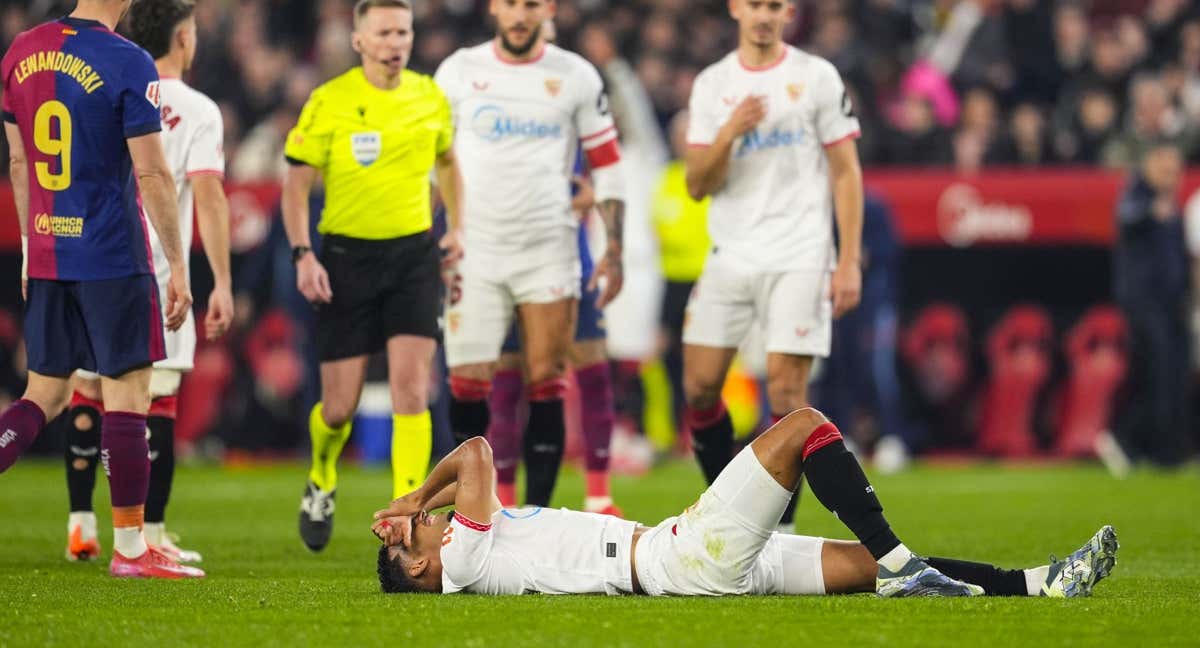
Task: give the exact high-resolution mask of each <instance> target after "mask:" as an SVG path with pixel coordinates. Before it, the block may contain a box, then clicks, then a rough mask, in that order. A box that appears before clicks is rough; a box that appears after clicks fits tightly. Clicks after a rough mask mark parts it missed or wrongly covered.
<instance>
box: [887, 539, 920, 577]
mask: <svg viewBox="0 0 1200 648" xmlns="http://www.w3.org/2000/svg"><path fill="white" fill-rule="evenodd" d="M912 556H913V552H911V551H909V550H908V547H905V546H904V543H903V542H902V543H900V544H898V545H896V548H895V549H892V550H891V551H889V552H887V554H885V555H884V556H883V557H882V558H880V559H879V564H880V565H883V567H885V568H886V569H887V570H888V571H890V572H893V573H895V572H898V571H900V570H901V569H904V564H905V563H907V562H908V561H909V559H910V558H912Z"/></svg>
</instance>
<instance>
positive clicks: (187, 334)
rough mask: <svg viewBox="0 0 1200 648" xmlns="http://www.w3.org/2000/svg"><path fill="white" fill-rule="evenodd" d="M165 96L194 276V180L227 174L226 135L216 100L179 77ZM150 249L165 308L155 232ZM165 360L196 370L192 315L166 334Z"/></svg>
mask: <svg viewBox="0 0 1200 648" xmlns="http://www.w3.org/2000/svg"><path fill="white" fill-rule="evenodd" d="M160 88H161V92H162V123H163V124H162V125H163V129H162V143H163V149H164V150H165V151H166V155H167V164H168V165H169V166H170V167H171V172H172V173H173V174H174V176H175V191H176V193H178V194H179V238H180V239H181V240H182V242H183V261H184V264H185V267H188V271H189V272H190V271H191V269H190V266H191V264H190V263H189V259H190V257H191V254H190V253H191V249H192V223H193V221H194V215H193V209H194V206H193V196H192V182H191V179H192V178H194V177H196V176H199V175H215V176H218V177H224V175H225V150H224V134H223V127H222V122H221V110H220V109H219V108H217V104H216V103H214V102H213V100H211V99H209V98H208V97H206V96H204V95H203V94H201V93H200V92H197V91H196V90H193V89H192V88H190V87H189V86H188V85H187V84H186V83H184V82H183V81H181V80H180V79H174V78H164V79H162V82H161V84H160ZM148 229H149V231H150V246H151V249H152V250H153V252H154V273H155V275H156V276H157V278H158V286H159V290H160V292H161V293H162V303H163V307H164V308H165V307H166V285H167V279H168V278H169V277H170V275H171V272H170V268H169V267H168V265H167V256H166V254H165V253H163V249H162V243H160V242H159V240H158V234H157V233H156V232H155V231H154V228H153V227H151V228H148ZM166 343H167V358H166V359H165V360H161V361H159V362H156V363H154V366H155V367H156V368H159V369H176V370H180V371H187V370H190V369H191V368H192V360H193V356H194V355H195V351H196V322H195V319H194V318H193V316H192V314H191V312H189V313H188V319H187V322H186V323H184V325H183V326H182V327H181V328H180V329H179V330H178V331H175V332H171V331H167V334H166Z"/></svg>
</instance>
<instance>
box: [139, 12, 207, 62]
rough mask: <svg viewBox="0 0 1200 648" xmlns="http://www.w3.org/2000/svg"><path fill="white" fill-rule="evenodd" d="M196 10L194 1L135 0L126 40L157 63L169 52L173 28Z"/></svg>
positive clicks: (173, 34) (173, 32)
mask: <svg viewBox="0 0 1200 648" xmlns="http://www.w3.org/2000/svg"><path fill="white" fill-rule="evenodd" d="M195 11H196V3H195V2H194V1H193V0H134V3H133V7H132V8H130V10H129V39H130V40H132V41H133V42H135V43H137V44H138V46H140V47H141V48H142V49H144V50H146V51H147V52H149V53H150V57H151V58H153V59H155V60H158V59H160V58H162V57H164V56H166V55H167V52H170V51H171V39H172V38H173V37H174V36H175V28H176V27H179V23H181V22H183V21H185V20H187V19H188V18H190V17H191V16H192V13H194V12H195Z"/></svg>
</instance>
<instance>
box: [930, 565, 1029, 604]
mask: <svg viewBox="0 0 1200 648" xmlns="http://www.w3.org/2000/svg"><path fill="white" fill-rule="evenodd" d="M925 562H926V563H927V564H928V565H929V566H930V567H933V568H934V569H936V570H938V571H940V572H942V573H943V574H945V575H947V576H949V577H950V578H953V579H955V580H960V581H962V582H964V583H971V584H972V585H978V586H980V587H982V588H983V591H984V593H986V594H987V595H988V596H1029V588H1028V586H1027V585H1026V584H1025V570H1023V569H1000V568H999V567H996V566H995V565H989V564H987V563H977V562H968V561H966V560H955V559H953V558H925Z"/></svg>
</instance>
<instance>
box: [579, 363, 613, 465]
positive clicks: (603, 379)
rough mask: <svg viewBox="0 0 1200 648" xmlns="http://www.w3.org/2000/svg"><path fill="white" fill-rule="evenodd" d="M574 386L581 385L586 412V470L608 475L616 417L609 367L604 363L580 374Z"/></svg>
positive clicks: (583, 408)
mask: <svg viewBox="0 0 1200 648" xmlns="http://www.w3.org/2000/svg"><path fill="white" fill-rule="evenodd" d="M575 382H576V384H578V385H579V402H580V406H581V408H582V410H583V412H582V418H583V441H584V444H585V445H586V446H587V455H586V459H585V461H586V463H587V469H588V470H589V471H598V472H607V471H608V452H609V445H610V444H611V443H612V431H613V419H614V417H615V414H614V411H613V386H612V372H611V370H610V369H609V367H608V363H607V362H602V363H600V364H595V365H592V366H590V367H585V368H583V369H579V370H577V371H576V372H575Z"/></svg>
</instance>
